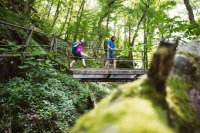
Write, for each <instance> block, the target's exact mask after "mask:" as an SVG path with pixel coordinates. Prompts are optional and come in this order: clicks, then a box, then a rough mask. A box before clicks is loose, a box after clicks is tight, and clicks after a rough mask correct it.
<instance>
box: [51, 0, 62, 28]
mask: <svg viewBox="0 0 200 133" xmlns="http://www.w3.org/2000/svg"><path fill="white" fill-rule="evenodd" d="M60 5H61V0H59V1H58V5H57V8H56V12H55V15H54V19H53V21H52V24H51V27H54V25H55V23H56V20H57V19H58V15H59V13H60V10H59V9H60Z"/></svg>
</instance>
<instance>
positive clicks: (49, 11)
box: [47, 0, 53, 19]
mask: <svg viewBox="0 0 200 133" xmlns="http://www.w3.org/2000/svg"><path fill="white" fill-rule="evenodd" d="M52 6H53V1H52V0H51V5H50V7H49V10H48V14H47V19H49V16H50V13H51V9H52Z"/></svg>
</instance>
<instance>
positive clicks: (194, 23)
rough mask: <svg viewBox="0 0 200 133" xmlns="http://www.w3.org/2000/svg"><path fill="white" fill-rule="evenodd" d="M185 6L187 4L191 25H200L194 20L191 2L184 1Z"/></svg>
mask: <svg viewBox="0 0 200 133" xmlns="http://www.w3.org/2000/svg"><path fill="white" fill-rule="evenodd" d="M184 4H185V7H186V9H187V11H188V17H189V20H190V24H191V25H195V26H197V25H198V24H197V23H196V21H195V19H194V13H193V10H192V7H191V5H190V1H189V0H184Z"/></svg>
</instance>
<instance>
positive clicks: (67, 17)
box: [59, 0, 72, 36]
mask: <svg viewBox="0 0 200 133" xmlns="http://www.w3.org/2000/svg"><path fill="white" fill-rule="evenodd" d="M68 7H69V8H68V9H67V15H66V17H65V22H64V24H63V26H62V28H61V30H60V34H59V36H60V35H62V33H63V31H64V28H65V26H66V24H67V21H68V19H69V14H70V9H71V8H72V0H70V1H69V6H68Z"/></svg>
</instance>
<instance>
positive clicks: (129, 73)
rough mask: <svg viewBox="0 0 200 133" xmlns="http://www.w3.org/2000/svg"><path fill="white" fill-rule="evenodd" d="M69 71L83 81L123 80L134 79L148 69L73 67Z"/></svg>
mask: <svg viewBox="0 0 200 133" xmlns="http://www.w3.org/2000/svg"><path fill="white" fill-rule="evenodd" d="M71 71H72V72H73V77H74V78H77V79H80V80H81V81H84V82H125V81H133V80H136V79H137V78H139V77H140V76H142V75H144V74H146V73H147V71H148V70H139V69H135V70H134V69H103V68H99V69H98V68H75V69H71Z"/></svg>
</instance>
